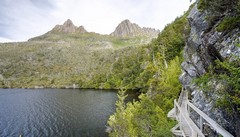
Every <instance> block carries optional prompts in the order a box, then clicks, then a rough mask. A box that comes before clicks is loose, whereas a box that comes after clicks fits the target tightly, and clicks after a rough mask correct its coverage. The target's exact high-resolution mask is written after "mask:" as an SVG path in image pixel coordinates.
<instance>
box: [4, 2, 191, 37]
mask: <svg viewBox="0 0 240 137" xmlns="http://www.w3.org/2000/svg"><path fill="white" fill-rule="evenodd" d="M1 3H3V4H1ZM40 4H41V5H40ZM1 5H2V6H1ZM189 5H190V1H188V0H182V1H179V0H167V1H166V0H51V1H50V0H42V1H39V0H12V1H9V0H3V2H0V18H1V21H0V30H1V31H0V37H5V38H8V39H13V40H14V41H19V40H27V39H29V38H31V37H34V36H37V35H41V34H43V33H46V32H47V31H49V30H51V28H52V27H54V25H56V24H62V23H63V22H64V21H66V20H67V19H71V20H72V21H73V23H74V24H75V25H77V26H80V25H84V27H85V28H86V29H87V31H94V32H97V33H102V34H109V33H111V32H112V31H114V29H115V27H116V26H117V25H118V24H119V23H120V22H121V21H122V20H124V19H130V21H131V22H135V23H137V24H139V25H140V26H142V27H143V26H145V27H154V28H157V29H163V27H164V26H165V25H166V24H167V23H170V22H172V21H173V20H174V19H175V18H176V17H177V16H179V15H182V14H183V12H184V11H186V10H187V9H188V7H189ZM1 26H2V27H1Z"/></svg>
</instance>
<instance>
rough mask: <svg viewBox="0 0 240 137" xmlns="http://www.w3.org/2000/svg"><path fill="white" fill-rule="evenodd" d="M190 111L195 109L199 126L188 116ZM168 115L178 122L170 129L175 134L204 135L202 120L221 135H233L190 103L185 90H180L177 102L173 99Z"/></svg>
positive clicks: (225, 136) (188, 136) (187, 136)
mask: <svg viewBox="0 0 240 137" xmlns="http://www.w3.org/2000/svg"><path fill="white" fill-rule="evenodd" d="M190 111H195V112H196V113H197V114H198V115H199V127H198V126H197V125H196V124H195V123H194V122H193V121H192V119H191V118H190V117H189V113H190ZM168 117H170V118H173V119H176V120H177V121H178V124H177V125H176V126H174V127H173V128H172V130H171V131H172V132H173V134H175V135H176V136H183V137H204V136H205V135H204V134H203V133H202V128H203V120H204V121H205V122H206V123H208V124H209V125H210V126H211V127H212V128H213V129H214V130H215V131H216V132H217V133H219V134H220V135H222V136H223V137H233V135H231V134H230V133H229V132H228V131H226V130H225V129H224V128H222V127H221V126H220V125H219V124H217V123H216V122H215V121H214V120H212V119H211V118H210V117H208V116H207V115H206V114H205V113H204V112H202V111H201V110H199V109H198V108H197V107H195V106H194V105H193V104H192V103H190V102H189V100H188V95H187V92H186V91H182V92H181V94H180V96H179V99H178V102H177V101H176V100H174V108H173V109H172V110H171V111H170V112H169V113H168Z"/></svg>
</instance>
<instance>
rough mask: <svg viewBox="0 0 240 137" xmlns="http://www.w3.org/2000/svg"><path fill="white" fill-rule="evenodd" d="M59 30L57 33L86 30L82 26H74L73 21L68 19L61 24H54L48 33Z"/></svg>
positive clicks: (84, 31) (82, 31) (83, 31)
mask: <svg viewBox="0 0 240 137" xmlns="http://www.w3.org/2000/svg"><path fill="white" fill-rule="evenodd" d="M51 32H59V33H86V32H87V31H86V30H85V28H84V27H83V26H79V27H77V26H75V25H74V24H73V22H72V21H71V20H70V19H68V20H67V21H65V22H64V24H63V25H56V26H55V27H54V28H53V29H52V30H51V31H50V32H49V33H51Z"/></svg>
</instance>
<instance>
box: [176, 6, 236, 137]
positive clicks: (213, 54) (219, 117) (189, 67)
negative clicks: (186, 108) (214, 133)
mask: <svg viewBox="0 0 240 137" xmlns="http://www.w3.org/2000/svg"><path fill="white" fill-rule="evenodd" d="M188 21H189V24H190V27H191V32H190V36H189V38H188V40H187V41H186V46H185V48H184V62H183V63H182V70H183V71H182V74H181V76H180V77H179V79H180V81H181V83H182V85H183V87H184V88H185V89H187V90H188V91H189V93H190V95H191V100H192V102H193V104H194V105H195V106H197V107H198V108H199V109H201V110H202V111H203V112H205V113H206V114H207V115H208V116H210V117H211V118H212V119H214V120H215V121H216V122H218V123H219V124H220V125H221V126H223V127H224V128H225V129H226V130H228V131H230V132H231V133H232V134H234V135H235V136H240V127H239V124H240V119H239V117H237V116H232V115H229V114H227V113H226V112H224V111H223V110H222V109H219V108H217V107H216V101H217V100H218V99H219V98H220V96H219V94H218V93H217V90H218V88H219V87H221V85H220V84H219V83H217V82H216V81H210V82H211V83H212V84H213V85H214V87H216V88H215V89H209V91H210V92H207V91H203V90H201V89H200V88H199V87H197V85H195V84H194V83H193V80H194V79H195V78H197V77H199V76H201V75H203V74H205V73H206V72H207V71H208V68H209V66H210V65H212V64H213V62H214V60H216V59H218V60H225V59H226V58H228V59H230V60H234V58H236V56H237V57H239V58H240V48H239V47H237V46H236V45H235V43H239V42H240V37H239V36H240V29H239V28H236V29H234V30H232V31H230V32H227V33H222V32H217V31H216V29H215V28H216V26H217V24H218V23H219V22H217V23H216V24H215V25H213V26H212V25H210V24H209V23H208V22H207V20H206V12H205V11H203V12H200V11H199V10H198V9H197V4H195V6H194V7H193V9H192V10H191V12H190V14H189V16H188ZM191 117H193V118H195V120H196V121H198V117H197V116H195V115H194V114H192V116H191Z"/></svg>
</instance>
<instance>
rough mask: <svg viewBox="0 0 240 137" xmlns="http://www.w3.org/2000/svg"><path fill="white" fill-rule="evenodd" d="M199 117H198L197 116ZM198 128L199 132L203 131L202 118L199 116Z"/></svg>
mask: <svg viewBox="0 0 240 137" xmlns="http://www.w3.org/2000/svg"><path fill="white" fill-rule="evenodd" d="M199 116H200V115H199ZM199 127H200V130H201V132H202V131H203V119H202V117H201V116H200V119H199Z"/></svg>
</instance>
